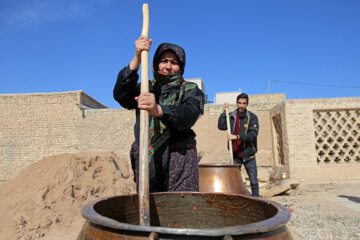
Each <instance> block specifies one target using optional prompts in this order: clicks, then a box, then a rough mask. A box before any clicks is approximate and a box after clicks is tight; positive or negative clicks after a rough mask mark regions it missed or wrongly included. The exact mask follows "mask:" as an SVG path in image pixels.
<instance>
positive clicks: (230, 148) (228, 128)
mask: <svg viewBox="0 0 360 240" xmlns="http://www.w3.org/2000/svg"><path fill="white" fill-rule="evenodd" d="M225 114H226V126H227V130H228V134H231V129H230V118H229V110H228V109H227V108H225ZM229 153H230V161H231V162H230V163H231V164H233V163H234V154H233V147H232V140H229Z"/></svg>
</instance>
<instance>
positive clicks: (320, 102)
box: [271, 97, 360, 181]
mask: <svg viewBox="0 0 360 240" xmlns="http://www.w3.org/2000/svg"><path fill="white" fill-rule="evenodd" d="M279 114H280V119H281V126H282V134H283V151H284V158H285V164H288V174H289V175H290V177H291V178H296V179H299V180H302V181H329V180H334V179H336V180H348V179H360V175H359V172H360V148H359V142H360V133H359V132H360V117H359V116H360V98H359V97H353V98H328V99H298V100H285V101H284V102H283V103H282V104H279V105H278V106H276V107H274V109H272V111H271V116H272V118H273V119H274V117H276V116H279ZM319 114H320V115H321V116H319ZM337 127H338V128H339V129H336V128H337ZM339 137H341V138H339ZM338 139H339V140H338ZM335 144H337V145H338V148H336V145H335Z"/></svg>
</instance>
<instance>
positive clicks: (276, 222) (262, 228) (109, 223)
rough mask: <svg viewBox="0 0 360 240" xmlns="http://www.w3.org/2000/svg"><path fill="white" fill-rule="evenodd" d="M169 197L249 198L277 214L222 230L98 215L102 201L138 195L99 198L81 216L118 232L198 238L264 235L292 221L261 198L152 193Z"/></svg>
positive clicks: (193, 193)
mask: <svg viewBox="0 0 360 240" xmlns="http://www.w3.org/2000/svg"><path fill="white" fill-rule="evenodd" d="M164 194H165V195H167V194H179V195H182V194H192V195H207V194H216V195H226V196H236V197H242V198H248V199H252V200H255V201H260V202H263V203H265V204H268V205H272V206H273V207H275V208H276V210H277V213H276V214H275V215H274V216H272V217H271V218H268V219H265V220H263V221H258V222H255V223H250V224H244V225H236V226H229V227H220V228H169V227H154V226H140V225H134V224H128V223H123V222H119V221H116V220H114V219H111V218H108V217H105V216H102V215H100V214H99V213H97V212H96V211H95V209H94V206H95V204H97V203H98V202H101V201H106V200H109V199H112V198H118V197H125V196H137V195H138V194H130V195H114V196H107V197H102V198H99V199H97V200H95V201H92V202H89V203H87V204H86V205H85V206H84V207H83V208H82V210H81V215H82V216H83V217H84V218H85V219H87V220H89V221H90V222H91V223H95V224H98V225H100V226H104V227H108V228H114V229H118V230H126V231H137V232H143V233H148V234H150V233H151V232H156V233H159V234H175V235H196V236H224V235H242V234H256V233H264V232H269V231H274V230H276V229H279V228H281V227H282V226H284V225H286V223H287V222H288V221H289V219H290V215H291V214H290V211H289V210H288V209H286V208H285V207H283V206H281V205H280V204H278V203H276V202H274V201H271V200H268V199H263V198H259V197H252V196H246V195H239V194H224V193H212V192H211V193H210V192H160V193H151V194H150V195H164Z"/></svg>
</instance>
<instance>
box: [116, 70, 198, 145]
mask: <svg viewBox="0 0 360 240" xmlns="http://www.w3.org/2000/svg"><path fill="white" fill-rule="evenodd" d="M138 79H139V75H138V74H137V71H136V70H130V68H129V66H127V67H125V68H123V69H122V70H121V71H120V72H119V74H118V77H117V81H116V84H115V87H114V91H113V95H114V98H115V100H116V101H117V102H119V103H120V105H121V106H122V107H124V108H127V109H136V123H135V126H134V132H135V139H136V142H137V143H139V128H140V110H139V109H138V108H137V101H136V100H135V97H136V96H139V95H140V84H138V83H137V82H138ZM149 91H150V92H152V93H154V94H155V98H156V102H159V96H160V94H161V89H160V87H157V85H156V84H155V85H154V86H152V84H151V82H150V81H149ZM190 91H191V93H188V94H185V95H184V96H183V98H182V100H181V101H180V103H179V104H178V105H162V106H161V108H162V111H163V116H162V117H161V118H160V120H161V121H162V122H163V123H164V124H165V125H166V127H167V128H169V129H170V136H171V137H170V143H173V142H178V141H181V140H182V139H186V138H189V137H195V133H194V131H193V130H191V127H192V126H193V125H194V124H195V122H196V120H197V119H198V117H199V116H200V115H201V113H202V111H203V104H204V102H203V99H204V93H203V92H202V91H201V90H200V89H199V88H198V87H195V88H193V89H191V90H190ZM190 95H191V97H190ZM149 120H150V121H151V115H150V116H149Z"/></svg>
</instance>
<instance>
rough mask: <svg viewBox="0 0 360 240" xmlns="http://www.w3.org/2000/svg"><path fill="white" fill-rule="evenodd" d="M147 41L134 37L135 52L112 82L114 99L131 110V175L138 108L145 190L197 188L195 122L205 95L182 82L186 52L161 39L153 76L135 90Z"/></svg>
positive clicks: (136, 150)
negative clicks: (144, 141)
mask: <svg viewBox="0 0 360 240" xmlns="http://www.w3.org/2000/svg"><path fill="white" fill-rule="evenodd" d="M151 43H152V40H148V39H147V38H146V37H144V36H141V37H140V38H139V39H137V40H136V41H135V56H134V57H133V59H132V60H131V62H130V64H129V65H128V66H127V67H125V68H123V69H122V70H121V71H120V72H119V74H118V77H117V81H116V84H115V87H114V98H115V100H116V101H117V102H119V103H120V105H121V106H123V107H124V108H127V109H136V123H135V127H134V133H135V142H134V143H133V144H132V146H131V151H130V158H131V165H132V168H133V171H134V180H135V181H136V184H137V187H138V182H139V181H138V179H139V126H140V109H142V110H147V111H148V112H149V118H150V124H149V185H150V192H164V191H198V190H199V174H198V161H197V151H196V141H195V136H196V135H195V133H194V131H193V130H192V129H191V127H192V126H193V125H194V124H195V122H196V120H197V119H198V118H199V116H200V114H202V113H203V108H204V94H203V92H202V91H201V90H199V89H198V87H197V85H196V84H195V83H191V82H186V81H184V79H183V77H182V75H183V74H184V69H185V62H186V58H185V51H184V49H183V48H181V47H180V46H178V45H176V44H171V43H162V44H160V45H159V47H158V48H157V50H156V52H155V55H154V59H153V75H154V79H153V80H152V81H150V82H149V92H145V93H140V84H138V83H137V81H138V79H139V75H138V74H137V70H138V69H139V66H140V63H141V52H142V51H149V50H150V46H151Z"/></svg>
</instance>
